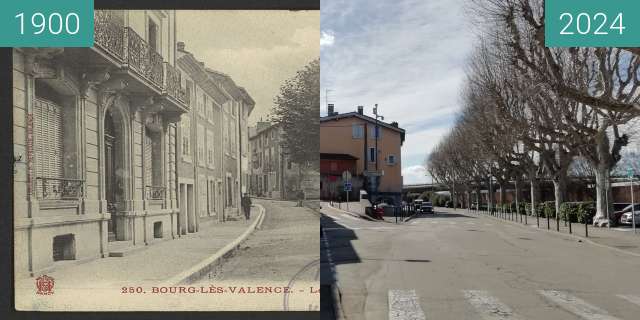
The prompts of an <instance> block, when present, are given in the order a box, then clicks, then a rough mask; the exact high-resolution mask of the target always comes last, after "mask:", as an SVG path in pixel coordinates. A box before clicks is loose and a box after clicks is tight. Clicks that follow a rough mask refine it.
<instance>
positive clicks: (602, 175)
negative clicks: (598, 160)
mask: <svg viewBox="0 0 640 320" xmlns="http://www.w3.org/2000/svg"><path fill="white" fill-rule="evenodd" d="M609 179H610V172H609V168H608V167H607V166H606V165H601V164H598V166H596V209H597V211H596V215H595V216H594V217H593V225H594V226H596V227H607V226H608V225H609V223H612V221H611V219H610V218H611V216H609V217H607V212H609V214H611V213H613V201H612V200H613V199H612V197H613V194H612V193H611V184H610V183H609Z"/></svg>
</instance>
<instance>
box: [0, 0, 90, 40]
mask: <svg viewBox="0 0 640 320" xmlns="http://www.w3.org/2000/svg"><path fill="white" fill-rule="evenodd" d="M0 30H1V32H0V46H2V47H92V46H93V0H2V1H0Z"/></svg>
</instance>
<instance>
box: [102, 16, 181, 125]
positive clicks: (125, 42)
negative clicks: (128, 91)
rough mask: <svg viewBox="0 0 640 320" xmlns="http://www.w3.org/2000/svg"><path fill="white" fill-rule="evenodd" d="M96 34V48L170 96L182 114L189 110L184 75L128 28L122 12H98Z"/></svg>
mask: <svg viewBox="0 0 640 320" xmlns="http://www.w3.org/2000/svg"><path fill="white" fill-rule="evenodd" d="M94 31H95V36H94V38H95V41H94V43H95V48H98V49H100V50H102V51H103V52H104V53H106V54H107V55H108V56H109V57H110V59H112V60H114V61H115V62H117V63H119V64H121V65H122V66H123V67H124V68H128V70H131V71H132V72H133V73H135V74H136V75H137V76H139V77H141V78H143V79H144V80H146V81H147V82H148V83H149V85H151V86H152V87H154V88H155V89H156V90H157V91H159V92H161V94H162V95H165V96H167V97H170V99H171V100H173V103H176V104H177V105H178V106H179V107H180V109H181V110H180V111H183V112H184V111H188V110H189V97H188V95H187V92H186V89H185V88H184V87H182V83H181V75H180V72H179V71H178V70H177V69H176V68H175V67H174V66H172V65H171V64H170V63H168V62H166V61H164V58H163V57H162V55H161V54H160V53H158V52H157V51H156V50H155V49H154V48H153V47H151V45H149V43H148V42H147V41H145V40H144V39H143V38H142V37H141V36H140V35H138V34H137V33H136V32H135V30H133V29H132V28H130V27H127V26H125V23H124V18H123V13H122V12H119V11H114V10H97V11H95V24H94Z"/></svg>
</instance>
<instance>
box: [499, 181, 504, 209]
mask: <svg viewBox="0 0 640 320" xmlns="http://www.w3.org/2000/svg"><path fill="white" fill-rule="evenodd" d="M504 198H505V190H504V184H503V183H500V212H504Z"/></svg>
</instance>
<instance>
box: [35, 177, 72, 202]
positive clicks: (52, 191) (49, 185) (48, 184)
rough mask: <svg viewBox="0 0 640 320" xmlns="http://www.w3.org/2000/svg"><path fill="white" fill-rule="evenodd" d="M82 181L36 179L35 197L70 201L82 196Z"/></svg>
mask: <svg viewBox="0 0 640 320" xmlns="http://www.w3.org/2000/svg"><path fill="white" fill-rule="evenodd" d="M83 188H84V180H79V179H64V178H46V177H37V178H36V188H35V190H36V196H37V198H38V199H43V200H72V199H79V198H82V196H83V194H84V193H83V192H84V191H83Z"/></svg>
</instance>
